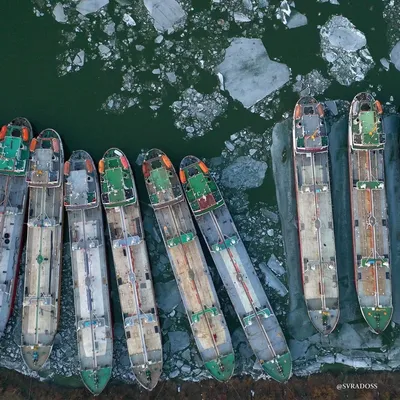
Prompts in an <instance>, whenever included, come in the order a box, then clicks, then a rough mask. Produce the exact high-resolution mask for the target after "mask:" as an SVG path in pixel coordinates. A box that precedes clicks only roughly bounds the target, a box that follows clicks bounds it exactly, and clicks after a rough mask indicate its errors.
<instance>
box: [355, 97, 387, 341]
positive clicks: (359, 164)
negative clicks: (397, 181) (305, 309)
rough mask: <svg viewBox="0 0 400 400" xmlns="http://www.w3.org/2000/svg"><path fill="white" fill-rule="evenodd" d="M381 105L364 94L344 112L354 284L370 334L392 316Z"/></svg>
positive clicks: (379, 330) (381, 327)
mask: <svg viewBox="0 0 400 400" xmlns="http://www.w3.org/2000/svg"><path fill="white" fill-rule="evenodd" d="M382 115H383V109H382V106H381V104H380V103H379V102H378V101H375V99H374V98H373V96H372V95H371V94H369V93H359V94H358V95H357V96H355V98H354V99H353V101H352V103H351V106H350V114H349V171H350V191H351V210H352V227H353V251H354V268H355V278H356V288H357V295H358V300H359V303H360V307H361V312H362V314H363V316H364V318H365V320H366V321H367V323H368V325H369V326H370V328H371V330H372V331H373V332H375V333H381V332H382V331H384V330H385V329H386V327H387V326H388V324H389V322H390V319H391V317H392V313H393V308H392V282H391V266H390V262H389V230H388V217H387V205H386V194H385V182H384V181H385V172H384V157H383V151H384V147H385V134H384V131H383V125H382Z"/></svg>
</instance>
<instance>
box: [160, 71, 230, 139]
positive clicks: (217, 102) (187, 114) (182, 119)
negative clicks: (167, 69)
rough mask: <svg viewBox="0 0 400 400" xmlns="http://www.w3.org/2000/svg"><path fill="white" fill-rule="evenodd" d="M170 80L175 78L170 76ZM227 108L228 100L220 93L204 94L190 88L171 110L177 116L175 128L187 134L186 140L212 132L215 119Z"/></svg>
mask: <svg viewBox="0 0 400 400" xmlns="http://www.w3.org/2000/svg"><path fill="white" fill-rule="evenodd" d="M170 78H173V76H172V75H170ZM170 78H168V79H170ZM175 80H176V76H175ZM227 106H228V100H227V99H226V98H225V97H224V96H223V95H222V94H220V93H218V92H215V93H212V94H202V93H199V92H198V91H197V90H195V89H193V88H189V89H186V90H185V91H184V92H183V93H182V95H181V97H180V99H179V101H175V102H174V103H173V104H172V105H171V108H172V110H173V112H174V114H175V116H176V119H175V126H176V127H177V128H179V129H182V130H184V131H185V132H186V137H185V139H190V138H193V137H196V136H203V135H204V134H205V133H206V132H208V131H209V130H211V128H212V124H213V121H214V119H215V118H216V117H218V116H219V115H221V114H222V113H223V112H224V111H225V110H226V108H227Z"/></svg>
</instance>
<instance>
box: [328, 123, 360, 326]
mask: <svg viewBox="0 0 400 400" xmlns="http://www.w3.org/2000/svg"><path fill="white" fill-rule="evenodd" d="M347 120H348V118H347V117H342V118H340V119H339V120H338V121H336V122H334V123H333V124H332V127H331V132H330V135H329V157H330V165H331V189H332V206H333V222H334V230H335V242H336V243H335V244H336V264H337V269H338V281H339V306H340V320H339V322H340V323H344V322H350V321H354V320H355V319H358V318H361V313H360V311H359V307H358V299H357V295H356V290H355V282H354V265H353V239H352V232H351V229H352V228H351V208H350V191H349V185H350V180H349V158H348V145H347V142H348V140H347V139H348V133H347V132H348V128H347V127H348V125H347Z"/></svg>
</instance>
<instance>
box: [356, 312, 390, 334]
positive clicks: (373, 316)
mask: <svg viewBox="0 0 400 400" xmlns="http://www.w3.org/2000/svg"><path fill="white" fill-rule="evenodd" d="M361 312H362V314H363V317H364V318H365V320H366V321H367V323H368V325H369V327H370V328H371V330H372V331H373V332H374V333H376V334H379V333H382V332H383V331H384V330H385V329H386V328H387V326H388V325H389V322H390V319H391V318H392V312H393V309H392V307H382V308H372V307H362V308H361Z"/></svg>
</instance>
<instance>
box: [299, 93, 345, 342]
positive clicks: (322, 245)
mask: <svg viewBox="0 0 400 400" xmlns="http://www.w3.org/2000/svg"><path fill="white" fill-rule="evenodd" d="M293 162H294V171H295V192H296V200H297V217H298V231H299V244H300V257H301V260H300V263H301V268H302V279H303V290H304V298H305V301H306V305H307V311H308V315H309V317H310V320H311V322H312V324H313V325H314V327H315V328H316V329H317V330H318V331H319V332H320V333H322V334H324V335H328V334H329V333H331V332H332V331H333V330H334V329H335V327H336V325H337V323H338V320H339V314H340V311H339V287H338V277H337V265H336V248H335V235H334V228H333V211H332V199H331V187H330V173H329V158H328V135H327V129H326V125H325V120H324V110H323V106H322V104H321V103H318V102H317V101H316V100H315V99H314V98H312V97H303V98H301V99H300V100H299V101H298V102H297V104H296V107H295V111H294V115H293Z"/></svg>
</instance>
